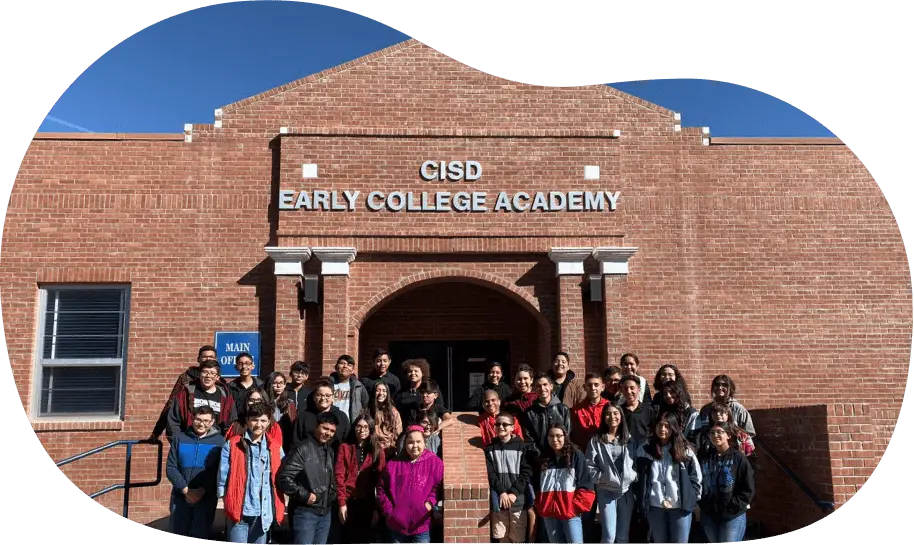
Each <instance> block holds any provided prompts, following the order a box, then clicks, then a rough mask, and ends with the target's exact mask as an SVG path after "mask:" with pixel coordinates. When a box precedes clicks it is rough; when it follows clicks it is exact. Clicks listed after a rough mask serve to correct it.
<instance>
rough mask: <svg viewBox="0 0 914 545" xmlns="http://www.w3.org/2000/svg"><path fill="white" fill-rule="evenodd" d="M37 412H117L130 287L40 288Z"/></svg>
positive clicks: (81, 413) (120, 399)
mask: <svg viewBox="0 0 914 545" xmlns="http://www.w3.org/2000/svg"><path fill="white" fill-rule="evenodd" d="M41 295H42V297H41V305H42V323H41V338H40V341H39V343H40V346H39V351H38V353H39V354H40V366H41V381H40V385H41V391H40V401H39V407H38V415H39V416H120V414H121V405H122V399H123V391H124V383H125V382H124V366H125V362H126V353H127V324H128V319H129V317H128V313H129V308H130V289H129V287H125V286H115V287H109V286H103V287H100V286H49V287H43V288H42V294H41Z"/></svg>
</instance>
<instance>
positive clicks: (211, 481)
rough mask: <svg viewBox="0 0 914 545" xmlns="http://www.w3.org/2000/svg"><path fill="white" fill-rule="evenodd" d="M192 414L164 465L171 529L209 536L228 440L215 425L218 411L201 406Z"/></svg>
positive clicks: (176, 437) (177, 532) (204, 537)
mask: <svg viewBox="0 0 914 545" xmlns="http://www.w3.org/2000/svg"><path fill="white" fill-rule="evenodd" d="M193 415H194V418H193V421H192V423H191V425H190V428H189V429H188V430H187V431H186V432H184V433H181V434H179V435H177V436H175V440H174V442H173V443H172V444H171V449H170V450H169V451H168V462H167V463H166V465H165V469H166V475H167V476H168V480H169V481H170V482H171V484H172V486H173V488H172V492H171V518H170V519H169V531H170V532H172V533H174V534H178V535H182V536H188V537H195V538H198V539H209V534H210V530H211V529H212V527H213V520H214V519H215V517H216V503H217V498H216V478H217V475H218V473H219V457H220V455H221V454H222V445H223V444H225V439H223V438H222V434H220V433H219V428H217V427H215V426H213V424H214V423H215V422H216V413H215V412H214V411H213V408H212V407H210V406H209V405H201V406H200V407H197V408H196V409H194V412H193Z"/></svg>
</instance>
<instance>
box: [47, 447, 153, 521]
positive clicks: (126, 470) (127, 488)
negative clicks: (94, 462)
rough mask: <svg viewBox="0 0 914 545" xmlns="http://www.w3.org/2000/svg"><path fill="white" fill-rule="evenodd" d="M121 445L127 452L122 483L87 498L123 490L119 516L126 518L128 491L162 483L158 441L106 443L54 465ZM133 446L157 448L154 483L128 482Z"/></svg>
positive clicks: (128, 502)
mask: <svg viewBox="0 0 914 545" xmlns="http://www.w3.org/2000/svg"><path fill="white" fill-rule="evenodd" d="M121 445H125V446H126V447H127V451H126V453H125V457H124V482H122V483H118V484H113V485H111V486H109V487H106V488H103V489H101V490H99V491H98V492H93V493H92V494H89V497H90V498H92V499H95V498H97V497H99V496H101V495H103V494H107V493H108V492H113V491H115V490H121V489H123V490H124V506H123V508H122V509H121V515H122V516H123V517H124V518H127V512H128V510H129V508H130V490H131V489H134V488H146V487H149V486H158V485H159V483H161V482H162V442H161V441H159V440H158V439H140V440H135V441H114V442H113V443H108V444H107V445H102V446H100V447H97V448H94V449H92V450H88V451H86V452H81V453H79V454H75V455H73V456H70V457H69V458H65V459H63V460H61V461H59V462H56V463H57V467H62V466H65V465H67V464H70V463H73V462H76V461H78V460H82V459H83V458H88V457H89V456H92V455H94V454H98V453H99V452H104V451H106V450H108V449H110V448H114V447H119V446H121ZM134 445H156V446H157V447H158V454H157V456H156V478H155V480H154V481H147V482H144V483H134V482H131V481H130V469H131V466H132V462H133V446H134Z"/></svg>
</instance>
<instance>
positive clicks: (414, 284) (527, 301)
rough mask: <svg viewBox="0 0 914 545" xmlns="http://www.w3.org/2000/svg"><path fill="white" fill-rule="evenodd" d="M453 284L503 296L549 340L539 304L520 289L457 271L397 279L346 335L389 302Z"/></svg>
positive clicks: (352, 323) (354, 318) (492, 278)
mask: <svg viewBox="0 0 914 545" xmlns="http://www.w3.org/2000/svg"><path fill="white" fill-rule="evenodd" d="M454 280H457V281H463V282H469V283H472V284H476V285H479V286H483V287H486V288H490V289H493V290H495V291H497V292H499V293H501V294H503V295H505V296H507V297H508V298H509V299H511V300H512V301H514V302H515V303H517V304H519V305H520V306H522V307H523V308H525V309H526V310H527V311H528V312H530V313H531V314H532V315H533V316H534V317H535V318H536V321H537V323H538V325H539V329H540V331H541V333H544V334H545V338H546V339H548V338H549V332H550V329H551V328H550V326H549V321H548V320H546V317H545V316H543V313H542V312H540V304H539V301H537V300H536V299H535V298H534V297H533V296H532V295H530V293H528V292H526V291H524V290H522V289H520V288H519V287H517V286H516V285H515V284H514V283H512V282H509V281H507V280H505V279H504V278H501V277H499V276H496V275H494V274H489V273H485V272H480V271H474V270H469V269H460V268H448V269H438V270H434V271H426V272H422V273H418V274H414V275H410V276H406V277H403V278H401V279H400V280H398V281H397V282H395V283H394V284H391V285H390V286H388V287H387V288H385V289H383V290H381V291H380V292H378V293H376V294H375V295H374V296H373V297H372V298H371V299H369V300H368V301H367V302H366V303H365V304H364V305H362V306H361V307H360V308H359V309H358V310H357V311H356V312H355V314H353V316H352V318H351V319H350V320H349V329H350V332H351V333H353V334H355V333H357V332H358V330H359V328H361V327H362V324H363V323H365V320H367V319H368V318H370V317H371V315H372V314H374V312H375V311H376V310H378V309H380V308H381V307H383V306H384V305H385V304H386V303H388V302H389V301H391V300H392V299H393V298H395V297H397V296H399V295H402V294H403V293H406V292H408V291H411V290H414V289H416V288H420V287H422V286H428V285H430V284H435V283H438V282H445V281H454Z"/></svg>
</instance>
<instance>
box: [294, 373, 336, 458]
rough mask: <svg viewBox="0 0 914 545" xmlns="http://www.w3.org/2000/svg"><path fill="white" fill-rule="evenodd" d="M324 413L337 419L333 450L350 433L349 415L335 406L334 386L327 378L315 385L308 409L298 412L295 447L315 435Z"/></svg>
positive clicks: (332, 444)
mask: <svg viewBox="0 0 914 545" xmlns="http://www.w3.org/2000/svg"><path fill="white" fill-rule="evenodd" d="M322 414H328V415H330V416H332V417H333V418H335V419H336V433H335V435H334V436H333V439H332V440H331V443H330V445H331V446H332V447H333V450H336V449H337V448H339V446H340V444H341V443H342V442H343V440H344V439H345V438H346V436H347V435H348V434H349V417H348V416H346V413H344V412H343V411H341V410H339V409H337V408H336V407H334V406H333V386H332V385H331V384H330V382H329V381H326V380H322V381H320V382H318V383H317V384H315V385H314V391H313V392H311V396H309V397H308V401H307V407H306V409H305V410H304V411H299V413H298V419H297V420H296V421H295V432H294V433H293V434H292V446H293V447H297V446H298V445H299V444H301V442H302V441H304V440H305V439H306V438H308V437H312V436H313V435H314V430H315V429H317V424H318V417H319V416H320V415H322Z"/></svg>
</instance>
